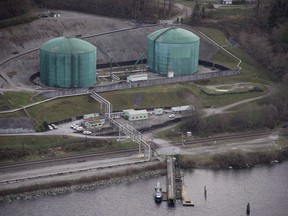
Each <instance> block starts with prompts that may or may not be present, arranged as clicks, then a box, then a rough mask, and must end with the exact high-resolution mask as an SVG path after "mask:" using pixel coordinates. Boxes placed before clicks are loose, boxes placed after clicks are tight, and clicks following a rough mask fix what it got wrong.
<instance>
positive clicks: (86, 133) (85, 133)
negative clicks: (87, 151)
mask: <svg viewBox="0 0 288 216" xmlns="http://www.w3.org/2000/svg"><path fill="white" fill-rule="evenodd" d="M83 134H84V135H90V134H92V132H91V131H83Z"/></svg>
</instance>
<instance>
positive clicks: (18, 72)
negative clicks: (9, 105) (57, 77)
mask: <svg viewBox="0 0 288 216" xmlns="http://www.w3.org/2000/svg"><path fill="white" fill-rule="evenodd" d="M57 13H59V14H61V16H60V17H57V18H55V17H48V18H45V19H44V18H43V19H39V20H36V21H34V22H32V23H28V24H23V25H20V26H17V28H13V27H10V28H6V29H3V30H1V31H0V36H1V38H2V39H1V42H0V43H1V47H3V49H2V50H3V52H2V53H1V54H0V60H1V62H2V64H1V65H0V67H1V74H2V77H1V81H0V83H1V84H0V87H1V88H2V89H11V88H16V89H17V88H18V89H27V90H29V89H30V90H45V89H47V87H46V88H44V89H43V87H40V86H37V85H35V84H33V83H31V82H30V81H29V78H30V77H31V76H32V75H33V74H35V73H37V72H39V71H40V67H39V64H40V63H39V62H41V61H40V55H39V51H38V48H39V47H41V46H45V45H44V44H45V43H47V42H48V41H50V40H53V39H54V38H57V37H59V36H66V37H72V38H73V37H77V36H78V37H81V38H82V39H83V40H86V41H87V42H89V43H91V44H93V45H94V46H95V47H97V65H101V64H106V65H107V66H108V67H109V65H111V64H112V65H113V64H114V65H115V66H119V63H121V62H127V61H132V62H133V61H134V62H135V61H137V60H138V61H139V63H141V61H142V60H143V59H145V58H147V57H146V55H145V50H146V49H147V37H148V35H150V34H151V33H153V32H154V31H157V30H159V29H163V26H162V25H144V24H143V25H141V26H137V25H136V24H135V23H134V22H132V21H127V20H115V19H113V18H106V17H105V18H104V17H99V16H96V15H89V14H88V15H87V14H81V13H77V12H67V11H57ZM100 23H101V25H100ZM43 26H45V30H44V29H43ZM99 26H101V27H99ZM26 28H29V29H31V31H26ZM33 29H34V30H35V31H34V30H33ZM191 31H193V30H191ZM79 32H81V34H80V35H79ZM20 35H21V37H19V36H20ZM5 47H6V48H5ZM11 47H13V49H12V50H11ZM217 50H218V48H217V47H215V46H214V45H213V44H212V43H211V42H209V41H208V40H207V39H205V38H203V37H201V43H200V52H199V58H200V59H203V60H206V61H211V57H212V56H213V54H215V53H216V52H217ZM27 51H29V53H27V54H25V52H27ZM30 51H31V52H30ZM22 54H25V55H22ZM11 58H14V59H11ZM9 59H11V60H10V61H7V60H9ZM6 61H7V62H6ZM132 64H133V63H132ZM166 66H167V65H166ZM171 66H173V65H171ZM38 82H39V81H38ZM60 86H61V85H60ZM63 87H65V85H64V86H63ZM48 89H49V88H48Z"/></svg>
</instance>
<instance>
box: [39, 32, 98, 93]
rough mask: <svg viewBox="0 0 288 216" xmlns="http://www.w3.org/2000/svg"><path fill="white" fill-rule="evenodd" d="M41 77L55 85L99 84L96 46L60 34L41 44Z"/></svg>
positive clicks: (70, 86)
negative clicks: (97, 79)
mask: <svg viewBox="0 0 288 216" xmlns="http://www.w3.org/2000/svg"><path fill="white" fill-rule="evenodd" d="M40 80H41V82H42V83H43V84H45V85H48V86H53V87H64V88H81V87H88V86H91V85H94V84H95V83H96V47H95V46H94V45H92V44H91V43H89V42H87V41H84V40H81V39H78V38H70V37H58V38H55V39H52V40H50V41H47V42H46V43H44V44H42V45H41V47H40Z"/></svg>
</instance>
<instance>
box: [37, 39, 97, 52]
mask: <svg viewBox="0 0 288 216" xmlns="http://www.w3.org/2000/svg"><path fill="white" fill-rule="evenodd" d="M40 49H42V50H45V51H47V52H52V53H70V54H71V53H86V52H92V51H95V50H96V47H95V46H94V45H93V44H91V43H89V42H87V41H84V40H81V39H78V38H70V37H58V38H54V39H52V40H49V41H47V42H45V43H43V44H42V45H41V47H40Z"/></svg>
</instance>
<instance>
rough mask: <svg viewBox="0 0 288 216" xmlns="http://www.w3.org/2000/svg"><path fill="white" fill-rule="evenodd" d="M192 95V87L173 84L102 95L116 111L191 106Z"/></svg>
mask: <svg viewBox="0 0 288 216" xmlns="http://www.w3.org/2000/svg"><path fill="white" fill-rule="evenodd" d="M191 94H192V92H191V89H190V87H189V88H187V86H186V85H183V84H173V85H161V86H150V87H145V88H135V89H128V90H123V91H117V92H106V93H102V94H101V95H102V96H103V97H104V98H106V99H107V100H108V101H110V102H111V103H112V104H113V108H114V110H123V109H128V108H153V107H163V106H179V105H184V104H191V101H190V100H189V99H187V97H186V96H189V95H191Z"/></svg>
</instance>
